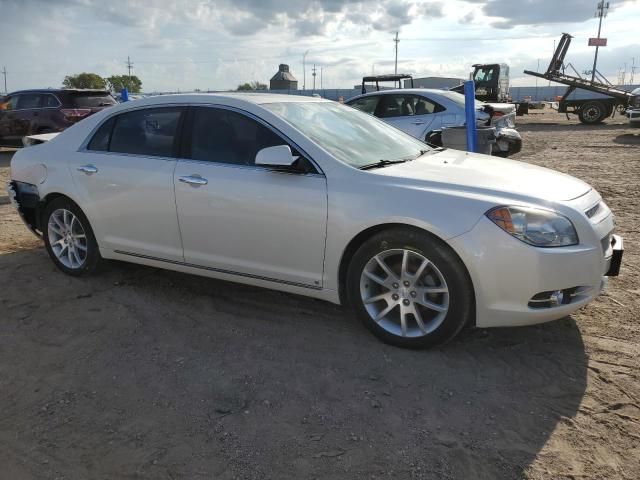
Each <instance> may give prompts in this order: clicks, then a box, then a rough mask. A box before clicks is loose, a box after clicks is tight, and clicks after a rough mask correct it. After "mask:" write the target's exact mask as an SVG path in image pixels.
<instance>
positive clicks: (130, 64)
mask: <svg viewBox="0 0 640 480" xmlns="http://www.w3.org/2000/svg"><path fill="white" fill-rule="evenodd" d="M126 65H127V70H128V71H129V80H131V69H132V68H133V63H131V59H130V58H129V55H127V62H126Z"/></svg>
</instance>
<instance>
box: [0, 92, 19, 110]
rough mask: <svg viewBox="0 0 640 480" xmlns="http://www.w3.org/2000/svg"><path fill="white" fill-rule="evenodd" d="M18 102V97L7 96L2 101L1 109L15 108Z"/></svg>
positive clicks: (0, 103) (0, 102)
mask: <svg viewBox="0 0 640 480" xmlns="http://www.w3.org/2000/svg"><path fill="white" fill-rule="evenodd" d="M17 104H18V97H16V96H15V95H14V96H13V97H5V98H3V99H2V101H0V110H15V109H16V105H17Z"/></svg>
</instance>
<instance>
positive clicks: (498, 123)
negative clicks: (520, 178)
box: [345, 88, 522, 157]
mask: <svg viewBox="0 0 640 480" xmlns="http://www.w3.org/2000/svg"><path fill="white" fill-rule="evenodd" d="M345 103H346V104H347V105H349V106H351V107H354V108H357V109H358V110H361V111H363V112H365V113H369V114H371V115H374V116H376V117H378V118H380V119H381V120H384V121H385V122H387V123H389V124H391V125H393V126H394V127H396V128H399V129H400V130H402V131H404V132H406V133H408V134H409V135H411V136H413V137H416V138H418V139H420V140H423V141H426V142H428V143H430V144H432V145H439V146H441V145H442V139H441V133H442V129H443V128H445V127H456V126H460V125H464V124H465V112H464V95H461V94H460V93H457V92H451V91H447V90H434V89H422V88H413V89H402V90H397V89H396V90H383V91H379V92H372V93H367V94H364V95H358V96H357V97H354V98H351V99H350V100H348V101H347V102H345ZM515 117H516V107H515V105H513V104H509V103H485V102H480V101H477V100H476V122H477V124H478V126H492V127H495V128H496V143H495V147H494V150H493V152H492V155H498V156H503V157H507V156H509V155H513V154H514V153H518V152H519V151H520V150H521V149H522V137H521V136H520V133H518V131H517V130H516V129H515Z"/></svg>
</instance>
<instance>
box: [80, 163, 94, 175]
mask: <svg viewBox="0 0 640 480" xmlns="http://www.w3.org/2000/svg"><path fill="white" fill-rule="evenodd" d="M77 170H78V171H79V172H82V173H86V174H87V175H93V174H94V173H98V169H97V168H96V167H94V166H93V165H82V166H81V167H78V168H77Z"/></svg>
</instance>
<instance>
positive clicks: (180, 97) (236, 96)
mask: <svg viewBox="0 0 640 480" xmlns="http://www.w3.org/2000/svg"><path fill="white" fill-rule="evenodd" d="M228 101H235V102H237V101H240V102H247V103H253V104H256V105H262V104H267V103H300V102H316V103H317V102H331V100H326V99H323V98H318V97H308V96H304V95H286V94H279V93H249V92H218V93H178V94H170V95H156V96H149V97H144V98H141V99H139V100H133V101H130V102H125V103H124V104H121V105H126V104H130V105H133V104H135V105H139V106H143V105H161V104H166V103H218V102H222V103H226V102H228Z"/></svg>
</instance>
